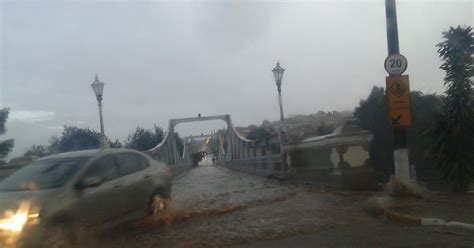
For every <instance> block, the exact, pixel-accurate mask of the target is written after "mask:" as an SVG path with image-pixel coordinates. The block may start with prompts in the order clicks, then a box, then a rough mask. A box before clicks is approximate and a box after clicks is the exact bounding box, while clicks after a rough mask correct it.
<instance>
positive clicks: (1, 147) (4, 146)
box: [0, 108, 15, 164]
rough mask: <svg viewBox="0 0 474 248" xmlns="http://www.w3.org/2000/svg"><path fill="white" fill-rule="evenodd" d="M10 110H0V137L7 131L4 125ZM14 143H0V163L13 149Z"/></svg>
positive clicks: (10, 140)
mask: <svg viewBox="0 0 474 248" xmlns="http://www.w3.org/2000/svg"><path fill="white" fill-rule="evenodd" d="M9 113H10V109H8V108H4V109H1V110H0V135H2V134H5V133H6V132H7V129H6V128H5V123H6V122H7V119H8V114H9ZM14 145H15V142H14V140H13V139H8V140H3V141H0V162H1V163H2V164H3V163H4V158H5V157H6V156H7V155H8V153H10V152H11V151H12V149H13V146H14Z"/></svg>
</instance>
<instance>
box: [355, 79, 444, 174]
mask: <svg viewBox="0 0 474 248" xmlns="http://www.w3.org/2000/svg"><path fill="white" fill-rule="evenodd" d="M410 99H411V104H412V116H413V121H412V126H411V127H410V128H409V129H408V150H409V152H410V154H409V157H410V164H414V165H415V168H416V170H417V176H418V178H419V179H421V180H424V179H425V178H426V179H428V178H429V179H432V178H435V177H438V176H439V175H438V174H437V173H436V170H435V168H434V167H433V166H432V161H430V160H429V159H428V158H427V157H426V156H425V154H426V148H427V147H429V145H430V144H431V143H432V137H431V136H427V135H421V134H422V133H423V132H424V131H425V130H427V129H428V128H429V127H430V126H431V125H432V123H433V122H434V121H435V120H436V118H437V117H438V116H439V115H440V113H441V110H442V107H443V100H442V97H440V96H438V95H435V94H423V93H422V92H419V91H414V92H411V93H410ZM354 116H355V117H357V119H358V120H359V125H360V126H361V127H362V128H363V129H367V130H369V131H371V132H372V133H373V134H374V138H373V140H372V143H371V145H370V158H371V160H372V164H373V165H374V167H375V171H376V173H377V178H378V180H379V181H380V182H385V181H387V180H388V179H389V178H390V176H391V175H393V173H394V167H393V131H392V127H391V126H390V122H389V121H388V120H389V119H388V113H387V100H386V95H385V89H384V88H382V87H376V86H374V87H373V88H372V91H371V93H370V95H369V96H368V97H367V99H365V100H361V101H360V103H359V106H358V107H357V108H356V109H355V111H354Z"/></svg>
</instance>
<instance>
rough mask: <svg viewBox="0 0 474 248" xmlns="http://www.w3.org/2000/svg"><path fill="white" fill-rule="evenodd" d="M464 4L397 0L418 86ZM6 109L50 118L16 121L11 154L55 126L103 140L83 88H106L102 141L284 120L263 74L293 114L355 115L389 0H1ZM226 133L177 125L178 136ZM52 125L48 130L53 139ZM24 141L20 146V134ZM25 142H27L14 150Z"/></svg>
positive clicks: (434, 65) (429, 76)
mask: <svg viewBox="0 0 474 248" xmlns="http://www.w3.org/2000/svg"><path fill="white" fill-rule="evenodd" d="M472 5H473V4H472V2H471V1H408V0H406V1H398V15H399V33H400V46H401V52H402V53H403V54H404V55H405V56H406V57H407V58H408V60H409V67H408V70H407V73H408V74H409V75H410V79H411V86H412V89H415V90H423V91H425V92H438V93H440V92H442V91H443V86H442V83H441V82H442V79H443V73H442V71H440V70H439V69H438V67H439V64H440V63H439V59H438V57H437V55H436V48H435V44H436V43H438V42H439V41H440V39H441V32H442V31H444V30H445V29H447V28H448V27H449V26H451V25H458V24H465V25H469V24H471V25H472V20H473V13H472V9H473V6H472ZM0 6H1V32H2V33H1V66H0V69H1V84H0V87H1V88H0V90H1V92H0V103H1V105H2V106H8V107H11V108H12V111H21V110H24V111H26V110H28V111H40V110H41V111H46V112H48V113H49V112H51V113H54V117H52V118H51V119H48V120H45V121H41V122H36V123H34V124H32V123H27V122H25V121H20V120H15V121H13V120H12V121H11V122H10V123H9V126H8V127H9V135H10V136H12V137H13V138H15V139H18V142H17V148H16V150H15V154H19V153H21V152H23V151H24V149H25V147H26V146H29V145H31V144H33V143H35V144H38V143H45V142H47V141H48V139H49V137H50V136H51V135H53V134H58V133H60V131H61V129H60V128H57V127H61V126H62V125H66V124H67V125H79V126H89V127H91V128H95V129H98V127H99V123H98V111H97V103H96V100H95V97H94V95H93V93H92V90H91V89H90V86H89V85H90V83H92V81H93V77H94V74H95V73H98V74H99V77H100V78H101V80H103V81H104V82H105V83H106V86H105V91H104V118H105V128H106V133H107V134H108V135H109V136H111V137H112V138H119V139H121V140H123V139H125V138H126V136H127V134H128V133H129V132H130V131H131V130H132V129H133V128H135V127H136V126H137V125H140V126H145V127H151V126H152V125H153V124H154V123H156V124H158V125H160V126H162V127H164V128H166V125H167V121H168V119H170V118H179V117H188V116H196V115H197V114H198V113H201V114H203V115H213V114H231V115H232V116H233V119H234V121H235V122H236V124H237V125H249V124H252V123H261V121H262V120H263V119H270V120H275V119H277V118H278V107H277V102H276V88H275V86H274V82H273V78H272V75H271V71H270V70H271V69H272V68H273V66H274V65H275V62H276V60H277V59H280V60H281V62H282V66H283V67H285V68H286V69H287V70H286V73H285V75H284V79H283V101H284V106H285V112H286V113H287V114H296V113H303V114H306V113H314V112H316V111H317V110H343V109H352V108H353V107H354V106H355V105H356V104H357V102H358V101H359V99H361V98H363V97H366V96H367V94H368V92H369V91H370V88H371V87H372V86H373V85H374V84H375V85H378V86H383V85H384V78H385V76H386V73H385V71H384V69H383V61H384V59H385V57H386V37H385V12H384V5H383V1H356V2H354V1H312V2H311V1H280V2H277V1H177V2H169V1H59V0H55V1H47V0H46V1H6V0H3V1H1V5H0ZM221 126H222V124H220V123H217V122H216V123H209V124H208V125H206V124H204V123H203V124H196V125H183V126H180V127H179V131H180V132H182V133H183V134H184V135H187V134H191V133H192V134H200V133H201V132H208V131H209V130H212V129H215V128H219V127H221ZM51 127H56V128H51ZM26 133H28V136H26ZM20 141H21V142H20Z"/></svg>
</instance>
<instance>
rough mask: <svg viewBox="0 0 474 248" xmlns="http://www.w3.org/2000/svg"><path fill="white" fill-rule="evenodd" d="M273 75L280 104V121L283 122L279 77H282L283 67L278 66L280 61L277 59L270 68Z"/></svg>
mask: <svg viewBox="0 0 474 248" xmlns="http://www.w3.org/2000/svg"><path fill="white" fill-rule="evenodd" d="M272 72H273V76H274V77H275V83H276V86H277V89H278V103H279V104H280V121H282V122H283V118H284V115H283V103H282V101H281V79H282V78H283V73H284V72H285V69H283V68H282V67H281V66H280V61H277V64H276V66H275V68H273V70H272Z"/></svg>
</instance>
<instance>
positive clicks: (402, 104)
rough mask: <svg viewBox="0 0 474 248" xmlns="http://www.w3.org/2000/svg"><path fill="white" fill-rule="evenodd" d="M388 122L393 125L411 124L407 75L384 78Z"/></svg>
mask: <svg viewBox="0 0 474 248" xmlns="http://www.w3.org/2000/svg"><path fill="white" fill-rule="evenodd" d="M386 86H387V88H386V89H387V101H388V112H389V116H390V123H391V125H392V126H393V127H409V126H411V104H410V83H409V81H408V75H403V76H399V75H396V76H395V75H394V76H389V77H387V78H386Z"/></svg>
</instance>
